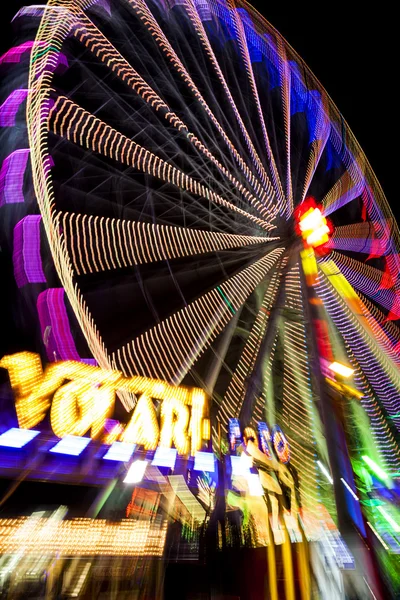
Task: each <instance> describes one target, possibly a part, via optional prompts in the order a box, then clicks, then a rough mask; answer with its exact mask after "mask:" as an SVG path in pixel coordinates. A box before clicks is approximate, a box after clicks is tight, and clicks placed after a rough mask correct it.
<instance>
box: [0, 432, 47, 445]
mask: <svg viewBox="0 0 400 600" xmlns="http://www.w3.org/2000/svg"><path fill="white" fill-rule="evenodd" d="M39 433H40V431H34V430H33V429H18V428H17V427H12V428H11V429H9V430H8V431H5V432H4V433H2V434H1V435H0V446H7V447H8V448H22V447H23V446H26V444H27V443H28V442H30V441H31V440H33V438H35V437H36V436H37V435H39Z"/></svg>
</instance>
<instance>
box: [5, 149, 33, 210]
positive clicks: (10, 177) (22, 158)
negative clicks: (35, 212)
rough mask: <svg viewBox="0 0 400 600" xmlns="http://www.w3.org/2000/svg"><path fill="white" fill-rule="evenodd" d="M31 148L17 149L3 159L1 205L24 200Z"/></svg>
mask: <svg viewBox="0 0 400 600" xmlns="http://www.w3.org/2000/svg"><path fill="white" fill-rule="evenodd" d="M29 152H30V150H29V149H27V148H22V149H20V150H15V151H14V152H12V153H11V154H10V155H9V156H7V158H5V159H4V160H3V164H2V165H1V169H0V206H2V205H3V204H15V203H17V202H24V194H23V191H22V190H23V185H24V173H25V169H26V164H27V162H28V157H29Z"/></svg>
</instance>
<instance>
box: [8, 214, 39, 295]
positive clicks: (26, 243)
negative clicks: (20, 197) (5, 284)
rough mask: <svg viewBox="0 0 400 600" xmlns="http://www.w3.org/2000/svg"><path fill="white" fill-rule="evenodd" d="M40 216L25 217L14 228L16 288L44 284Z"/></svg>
mask: <svg viewBox="0 0 400 600" xmlns="http://www.w3.org/2000/svg"><path fill="white" fill-rule="evenodd" d="M41 220H42V217H41V216H40V215H27V216H26V217H24V218H23V219H21V221H19V222H18V223H17V224H16V226H15V227H14V248H13V264H14V276H15V281H16V282H17V286H18V287H19V288H21V287H23V286H24V285H26V284H27V283H46V277H45V275H44V273H43V266H42V259H41V256H40V222H41Z"/></svg>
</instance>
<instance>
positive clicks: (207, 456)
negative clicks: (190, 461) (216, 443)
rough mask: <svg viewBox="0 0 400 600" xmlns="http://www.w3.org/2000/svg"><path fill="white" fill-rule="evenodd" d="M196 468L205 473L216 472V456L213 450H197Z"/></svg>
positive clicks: (195, 456)
mask: <svg viewBox="0 0 400 600" xmlns="http://www.w3.org/2000/svg"><path fill="white" fill-rule="evenodd" d="M193 468H194V470H195V471H204V472H205V473H214V472H215V457H214V454H213V453H212V452H196V454H195V455H194V467H193Z"/></svg>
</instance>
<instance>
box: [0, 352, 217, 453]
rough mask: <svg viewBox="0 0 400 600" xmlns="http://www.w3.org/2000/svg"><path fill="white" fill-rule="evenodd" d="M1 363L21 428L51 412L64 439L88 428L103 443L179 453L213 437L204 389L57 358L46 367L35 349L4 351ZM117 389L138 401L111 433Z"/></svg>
mask: <svg viewBox="0 0 400 600" xmlns="http://www.w3.org/2000/svg"><path fill="white" fill-rule="evenodd" d="M0 367H3V368H5V369H7V370H8V373H9V377H10V383H11V387H12V389H13V391H14V394H15V408H16V412H17V418H18V424H19V426H20V427H21V428H23V429H32V428H33V427H35V426H36V425H37V424H38V423H40V422H41V421H42V420H43V419H44V417H45V416H46V414H47V412H48V411H50V424H51V428H52V430H53V432H54V433H55V435H56V436H57V437H60V438H65V437H66V436H69V435H70V436H83V435H85V434H86V433H87V432H89V431H90V435H91V437H92V438H100V439H101V441H102V442H103V443H105V444H112V443H113V442H115V441H117V440H119V441H120V442H124V443H126V444H138V445H141V446H144V448H145V449H146V450H155V449H156V448H157V446H161V447H164V448H171V447H172V446H174V447H175V448H176V449H177V451H178V453H179V454H188V453H190V454H191V455H194V454H195V453H196V452H197V451H198V450H201V449H202V447H203V440H208V439H209V438H210V422H209V419H208V415H207V409H208V407H207V404H206V395H205V393H204V392H203V390H201V389H200V388H188V387H183V386H173V385H170V384H168V383H166V382H164V381H160V380H156V379H149V378H147V377H139V376H137V377H124V376H123V374H122V373H121V372H119V371H111V370H107V369H102V368H100V367H94V366H92V365H87V364H85V363H81V362H75V361H63V362H57V363H53V364H50V365H48V366H47V368H46V369H45V371H43V369H42V364H41V360H40V357H39V355H38V354H34V353H32V352H20V353H17V354H13V355H10V356H5V357H3V358H2V359H1V361H0ZM116 393H122V394H130V395H131V396H137V397H138V400H137V402H136V406H135V408H134V410H133V412H132V414H131V416H130V420H129V422H128V423H127V424H126V425H124V424H122V423H119V422H118V421H115V423H114V426H113V427H112V429H111V431H108V432H107V428H106V425H107V423H108V422H109V420H110V417H111V416H112V413H113V409H114V404H115V395H116ZM153 400H156V401H157V400H158V401H161V402H159V404H160V406H158V407H156V406H155V404H154V402H153ZM157 409H158V412H159V418H160V424H159V420H158V418H157Z"/></svg>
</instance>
